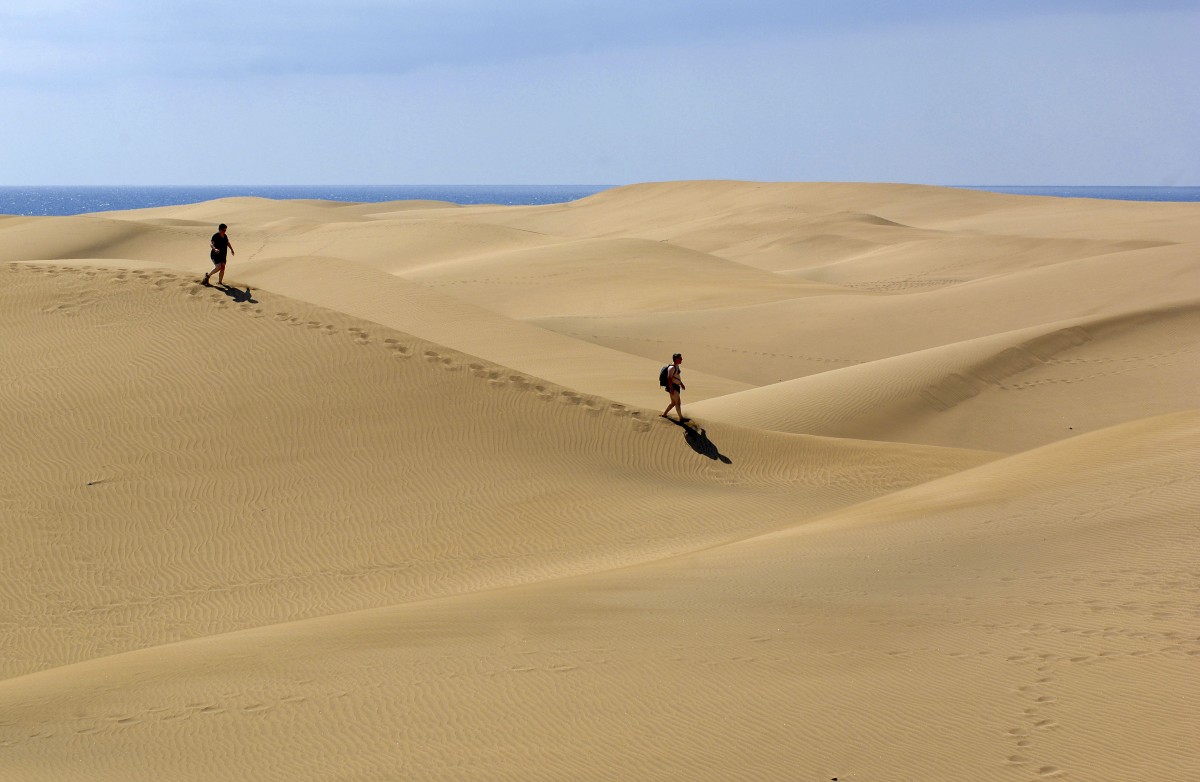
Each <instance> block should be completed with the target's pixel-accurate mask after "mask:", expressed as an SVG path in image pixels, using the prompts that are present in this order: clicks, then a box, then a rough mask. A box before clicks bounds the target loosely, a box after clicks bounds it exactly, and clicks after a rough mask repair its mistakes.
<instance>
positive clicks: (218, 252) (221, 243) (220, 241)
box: [209, 231, 229, 263]
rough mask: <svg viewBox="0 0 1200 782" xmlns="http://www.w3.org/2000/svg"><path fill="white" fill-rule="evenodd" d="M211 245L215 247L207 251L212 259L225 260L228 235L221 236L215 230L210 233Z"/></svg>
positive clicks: (227, 248)
mask: <svg viewBox="0 0 1200 782" xmlns="http://www.w3.org/2000/svg"><path fill="white" fill-rule="evenodd" d="M212 245H213V247H215V248H217V249H215V250H212V251H211V252H209V255H210V256H211V257H212V259H213V260H214V261H220V262H221V263H224V262H225V255H226V254H227V253H228V252H229V236H228V235H226V236H221V232H220V231H217V232H216V233H215V234H213V235H212Z"/></svg>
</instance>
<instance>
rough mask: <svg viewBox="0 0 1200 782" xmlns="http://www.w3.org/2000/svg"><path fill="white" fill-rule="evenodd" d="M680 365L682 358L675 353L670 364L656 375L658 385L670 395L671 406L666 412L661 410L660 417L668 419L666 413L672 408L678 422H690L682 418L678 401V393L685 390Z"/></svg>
mask: <svg viewBox="0 0 1200 782" xmlns="http://www.w3.org/2000/svg"><path fill="white" fill-rule="evenodd" d="M682 363H683V356H682V355H680V354H679V353H676V354H675V355H673V356H671V363H670V364H667V365H666V366H664V367H663V368H662V370H661V371H660V372H659V373H658V384H659V385H660V386H662V387H663V388H665V389H666V390H667V393H668V394H670V395H671V404H669V405H667V409H666V410H663V414H662V417H663V418H670V416H669V415H667V413H669V412H671V408H672V407H673V408H675V410H676V411H678V413H679V420H680V422H683V421H690V420H692V419H690V418H685V417H684V415H683V403H682V402H680V401H679V392H680V391H683V390H684V389H686V388H687V386H685V385H684V384H683V378H682V376H681V374H680V373H681V372H682V371H683V370H682V369H681V368H680V366H679V365H680V364H682Z"/></svg>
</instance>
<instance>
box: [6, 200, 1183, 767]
mask: <svg viewBox="0 0 1200 782" xmlns="http://www.w3.org/2000/svg"><path fill="white" fill-rule="evenodd" d="M1198 217H1200V209H1198V207H1197V205H1193V204H1126V203H1115V202H1113V203H1110V202H1088V201H1084V200H1076V199H1048V198H1034V197H1021V196H1008V195H996V194H988V193H980V192H974V191H967V190H951V189H944V188H931V187H921V186H913V185H888V184H840V183H824V184H822V183H815V184H786V183H750V182H679V183H649V184H644V185H635V186H630V187H625V188H616V189H613V190H609V191H605V192H602V193H599V194H597V195H595V196H592V197H589V198H586V199H583V200H581V201H577V202H573V203H570V204H561V205H550V206H541V207H498V206H470V207H459V206H456V205H452V204H444V203H438V202H396V203H390V204H341V203H331V202H321V201H281V202H273V201H269V200H266V199H249V198H246V199H243V198H238V199H222V200H219V201H213V202H207V203H203V204H193V205H186V206H180V207H162V208H155V209H146V210H135V211H130V212H111V213H104V214H95V215H80V216H78V217H72V218H3V219H0V301H2V302H3V304H2V306H0V332H2V333H3V334H4V339H3V340H2V341H0V365H3V366H5V367H6V373H5V382H4V383H3V384H0V396H2V401H3V404H0V431H3V432H5V435H6V445H7V446H8V447H7V448H6V449H5V452H6V454H7V458H6V460H5V469H4V470H2V471H0V519H2V520H3V521H2V523H3V525H4V532H5V533H6V535H5V537H6V541H7V544H6V546H5V547H3V548H2V549H0V648H2V649H3V650H4V653H3V655H0V777H4V778H9V777H12V778H19V779H28V780H35V781H38V780H56V781H57V780H98V779H99V780H110V779H111V780H122V781H124V780H142V779H144V780H162V779H180V780H197V781H199V780H211V779H214V778H215V779H232V778H245V779H264V780H268V779H280V780H284V779H286V780H306V779H311V780H326V779H347V780H379V779H401V778H402V779H410V778H411V779H431V780H434V779H447V780H450V779H455V780H461V779H480V780H483V779H487V780H495V779H512V780H529V779H614V778H631V779H682V778H687V779H712V780H725V779H734V778H753V779H764V780H767V779H778V780H794V779H826V780H827V779H832V778H835V777H836V778H838V779H840V780H856V779H857V780H864V781H865V780H871V779H932V780H957V779H979V780H998V781H999V780H1003V781H1006V782H1007V781H1008V780H1013V781H1014V782H1016V781H1021V780H1029V779H1056V778H1066V779H1069V778H1078V779H1088V780H1114V782H1115V781H1116V780H1126V779H1134V778H1141V779H1156V778H1164V779H1166V778H1171V779H1187V778H1191V777H1195V776H1200V753H1196V752H1195V751H1194V750H1192V749H1191V748H1190V742H1189V741H1187V740H1186V737H1189V736H1191V735H1194V734H1195V733H1196V732H1197V730H1198V729H1200V723H1198V722H1197V718H1196V715H1195V710H1194V709H1192V708H1191V707H1190V704H1191V703H1192V702H1194V700H1195V698H1196V697H1197V695H1200V692H1198V691H1197V690H1198V687H1200V686H1198V685H1197V684H1196V682H1197V681H1200V678H1198V677H1196V676H1195V666H1196V663H1197V661H1200V619H1198V616H1197V613H1196V594H1197V592H1198V591H1200V583H1198V582H1197V580H1196V578H1197V577H1196V568H1195V563H1196V560H1195V553H1194V552H1195V550H1196V544H1197V543H1198V542H1200V540H1198V537H1200V526H1198V523H1200V473H1198V472H1197V470H1196V469H1195V468H1196V465H1197V464H1200V410H1197V408H1200V404H1197V397H1196V392H1195V389H1196V388H1198V387H1200V369H1198V367H1200V362H1197V361H1196V360H1195V359H1196V357H1197V354H1198V353H1200V264H1197V262H1196V258H1197V257H1198V256H1197V254H1196V250H1197V243H1198V242H1200V220H1197V218H1198ZM217 222H226V223H228V224H229V225H230V234H231V236H232V239H233V243H234V247H235V248H236V251H237V255H236V256H234V257H233V258H232V259H231V262H230V266H229V270H228V272H227V275H226V282H227V283H229V285H227V286H225V287H210V288H205V287H202V286H200V285H199V284H198V282H197V280H198V278H199V275H200V273H202V272H203V271H205V270H206V269H207V258H206V255H207V241H208V236H209V234H211V232H212V231H213V230H214V226H215V224H216V223H217ZM676 350H678V351H680V352H682V353H683V354H684V356H685V361H684V379H685V381H686V382H687V384H688V389H687V391H686V392H685V393H684V409H685V411H686V412H687V413H688V414H689V415H692V416H693V418H694V419H695V426H694V427H692V428H688V427H684V426H682V425H681V424H677V423H673V422H669V421H664V420H662V419H661V418H660V417H659V413H660V412H661V411H662V408H663V407H664V406H665V404H666V395H665V394H664V393H663V392H662V390H661V389H659V388H657V386H656V380H655V378H656V376H657V373H658V368H659V366H661V364H662V363H664V362H665V361H667V360H668V358H669V356H670V354H671V353H672V352H674V351H676Z"/></svg>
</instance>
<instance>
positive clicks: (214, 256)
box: [208, 253, 225, 266]
mask: <svg viewBox="0 0 1200 782" xmlns="http://www.w3.org/2000/svg"><path fill="white" fill-rule="evenodd" d="M208 257H209V258H211V259H212V262H213V266H220V265H221V264H223V263H225V259H224V258H222V257H221V256H220V255H217V254H216V253H209V254H208Z"/></svg>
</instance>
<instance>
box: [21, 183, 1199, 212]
mask: <svg viewBox="0 0 1200 782" xmlns="http://www.w3.org/2000/svg"><path fill="white" fill-rule="evenodd" d="M610 187H612V185H262V186H253V185H228V186H217V185H211V186H197V187H186V186H155V187H139V186H120V187H83V186H78V187H58V186H40V187H12V186H5V187H0V214H7V215H75V214H83V213H85V212H107V211H113V210H119V209H144V208H146V207H152V206H176V205H178V204H193V203H197V202H199V201H210V200H212V199H214V198H228V197H231V196H259V197H261V198H276V199H287V198H313V199H321V200H327V201H357V202H379V201H401V200H420V201H425V200H432V201H450V202H453V203H456V204H464V205H467V204H509V205H516V204H521V205H536V204H561V203H565V202H567V201H575V200H578V199H580V198H584V197H586V196H590V195H595V194H596V193H599V192H600V191H602V190H607V189H608V188H610ZM964 189H968V190H986V191H989V192H993V193H1017V194H1022V195H1041V196H1060V197H1064V198H1104V199H1112V200H1119V201H1200V187H1116V186H1110V187H1052V186H1029V187H1010V186H1002V187H1001V186H996V187H993V186H982V185H979V186H977V185H970V186H964Z"/></svg>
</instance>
